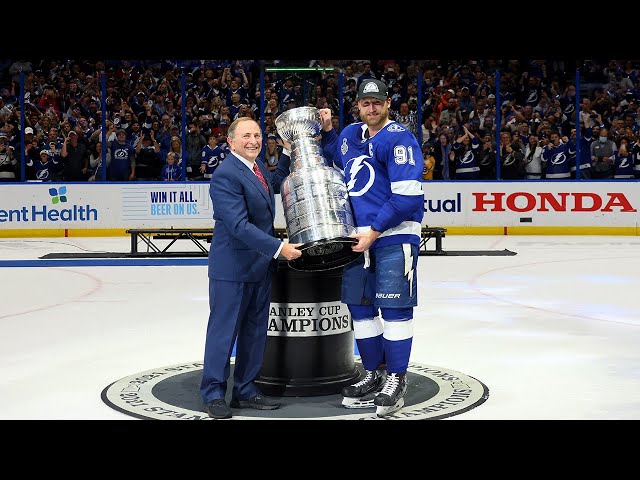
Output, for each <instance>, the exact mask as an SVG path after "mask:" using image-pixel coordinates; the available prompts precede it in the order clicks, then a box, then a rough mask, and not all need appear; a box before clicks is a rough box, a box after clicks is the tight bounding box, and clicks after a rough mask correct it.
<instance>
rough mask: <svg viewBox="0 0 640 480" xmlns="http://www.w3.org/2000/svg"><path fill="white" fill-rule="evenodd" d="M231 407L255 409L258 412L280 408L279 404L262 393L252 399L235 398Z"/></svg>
mask: <svg viewBox="0 0 640 480" xmlns="http://www.w3.org/2000/svg"><path fill="white" fill-rule="evenodd" d="M230 405H231V407H232V408H255V409H256V410H275V409H276V408H279V407H280V404H279V403H278V402H275V401H273V400H271V399H269V398H267V397H265V396H263V395H262V394H260V393H258V394H257V395H255V396H253V397H251V398H244V399H238V398H233V399H232V400H231V404H230Z"/></svg>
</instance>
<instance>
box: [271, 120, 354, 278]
mask: <svg viewBox="0 0 640 480" xmlns="http://www.w3.org/2000/svg"><path fill="white" fill-rule="evenodd" d="M275 123H276V128H277V129H278V134H279V135H280V136H281V137H282V138H283V139H284V140H286V141H287V142H289V143H290V144H291V167H290V171H291V173H290V174H289V176H288V177H287V178H285V179H284V181H283V182H282V185H281V187H280V194H281V197H282V204H283V209H284V216H285V222H286V225H287V226H286V230H287V237H288V239H289V242H291V243H301V244H302V245H301V246H300V247H298V248H299V249H300V250H302V256H301V257H300V258H297V259H295V260H291V261H290V262H289V266H290V267H291V268H293V269H295V270H302V271H319V270H331V269H334V268H340V267H343V266H345V265H346V264H348V263H350V262H352V261H353V260H355V259H356V258H358V257H359V256H360V255H362V253H361V252H354V251H353V250H352V249H351V247H352V246H353V245H355V244H357V243H358V241H357V240H356V239H355V238H353V237H351V236H350V235H351V234H353V233H354V232H355V230H356V229H355V223H354V221H353V212H352V210H351V203H350V201H349V192H348V191H347V186H346V184H345V181H344V175H343V174H342V173H341V172H340V171H339V170H338V169H336V168H333V167H330V166H328V165H327V161H326V159H325V158H324V157H323V156H322V148H321V147H320V141H319V140H318V138H317V137H318V136H319V135H320V132H321V130H322V120H321V118H320V112H318V109H317V108H315V107H298V108H292V109H291V110H287V111H286V112H284V113H282V114H281V115H279V116H278V117H277V118H276V121H275Z"/></svg>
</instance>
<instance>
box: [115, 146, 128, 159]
mask: <svg viewBox="0 0 640 480" xmlns="http://www.w3.org/2000/svg"><path fill="white" fill-rule="evenodd" d="M113 157H114V158H129V151H128V150H127V149H126V148H116V149H115V151H114V153H113Z"/></svg>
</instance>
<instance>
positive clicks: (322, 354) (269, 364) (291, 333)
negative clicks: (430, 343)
mask: <svg viewBox="0 0 640 480" xmlns="http://www.w3.org/2000/svg"><path fill="white" fill-rule="evenodd" d="M341 284H342V268H337V269H333V270H325V271H315V272H304V271H299V270H294V269H292V268H291V267H289V265H288V264H287V262H286V261H280V262H279V268H278V271H277V272H276V273H274V274H273V284H272V287H271V288H272V290H271V307H270V313H269V332H268V336H267V344H266V348H265V354H264V361H263V365H262V369H261V371H260V376H259V377H258V378H257V379H256V383H257V384H258V386H259V388H260V389H261V390H262V392H263V393H265V394H266V395H271V396H311V395H331V394H336V393H340V391H341V390H342V387H343V386H346V385H349V384H351V383H354V381H357V379H358V377H359V376H360V371H359V370H358V368H357V367H356V365H355V361H354V350H353V341H354V337H353V330H352V328H351V315H350V314H349V310H348V308H347V306H346V305H345V304H343V303H342V302H340V289H341Z"/></svg>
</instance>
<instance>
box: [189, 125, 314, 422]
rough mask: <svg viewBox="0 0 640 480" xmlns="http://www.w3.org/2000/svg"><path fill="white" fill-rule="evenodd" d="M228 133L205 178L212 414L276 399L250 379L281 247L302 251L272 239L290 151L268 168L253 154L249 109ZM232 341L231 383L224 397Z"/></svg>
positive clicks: (258, 135)
mask: <svg viewBox="0 0 640 480" xmlns="http://www.w3.org/2000/svg"><path fill="white" fill-rule="evenodd" d="M227 135H228V138H227V141H228V143H229V148H230V150H231V155H229V156H228V157H227V158H226V159H225V161H224V162H222V163H221V164H220V166H218V168H217V169H216V170H215V171H214V172H213V175H212V177H211V182H210V186H209V195H210V196H211V200H212V202H213V211H214V213H213V219H214V221H215V224H214V231H213V236H212V239H211V248H210V250H209V309H210V313H209V323H208V325H207V337H206V342H205V352H204V367H203V374H202V383H201V385H200V394H201V396H202V399H203V401H204V404H205V407H206V410H207V413H208V414H209V416H210V417H212V418H231V416H232V415H231V407H233V408H256V409H260V410H273V409H276V408H278V407H279V406H280V405H279V404H278V403H277V402H275V401H274V400H273V399H269V398H266V397H265V396H264V395H262V393H261V392H260V391H259V390H258V388H257V387H256V385H255V383H254V380H255V379H256V377H257V376H258V374H259V371H260V367H261V366H262V357H263V354H264V349H265V345H266V340H267V324H268V318H269V304H270V301H271V278H272V273H273V271H274V270H275V268H277V258H278V256H279V255H282V256H283V257H284V258H286V259H287V260H293V259H295V258H298V257H300V256H301V255H302V251H301V250H298V249H297V248H296V247H299V246H300V245H302V244H300V243H288V242H282V241H280V240H278V239H277V238H276V237H275V229H274V225H273V222H274V219H275V215H276V205H275V198H274V190H275V189H276V188H278V189H279V187H280V184H281V183H282V180H283V179H284V178H285V177H286V176H287V175H288V174H289V164H290V158H289V156H287V155H284V156H283V157H281V160H280V161H279V162H278V168H277V169H276V170H275V171H273V172H269V171H268V170H267V168H266V167H265V166H264V162H262V161H256V159H257V157H258V156H259V155H260V152H261V151H262V132H261V130H260V126H259V125H258V124H257V123H256V121H255V120H252V119H251V118H249V117H240V118H238V119H237V120H235V121H234V122H233V123H232V124H231V125H230V126H229V130H228V133H227ZM256 167H257V172H256V170H255V169H256ZM236 339H237V342H236ZM234 343H236V360H235V368H234V375H233V389H232V392H231V403H230V404H229V405H227V403H226V401H225V395H226V392H227V379H228V378H229V374H230V364H231V362H230V358H231V352H232V350H233V345H234Z"/></svg>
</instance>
